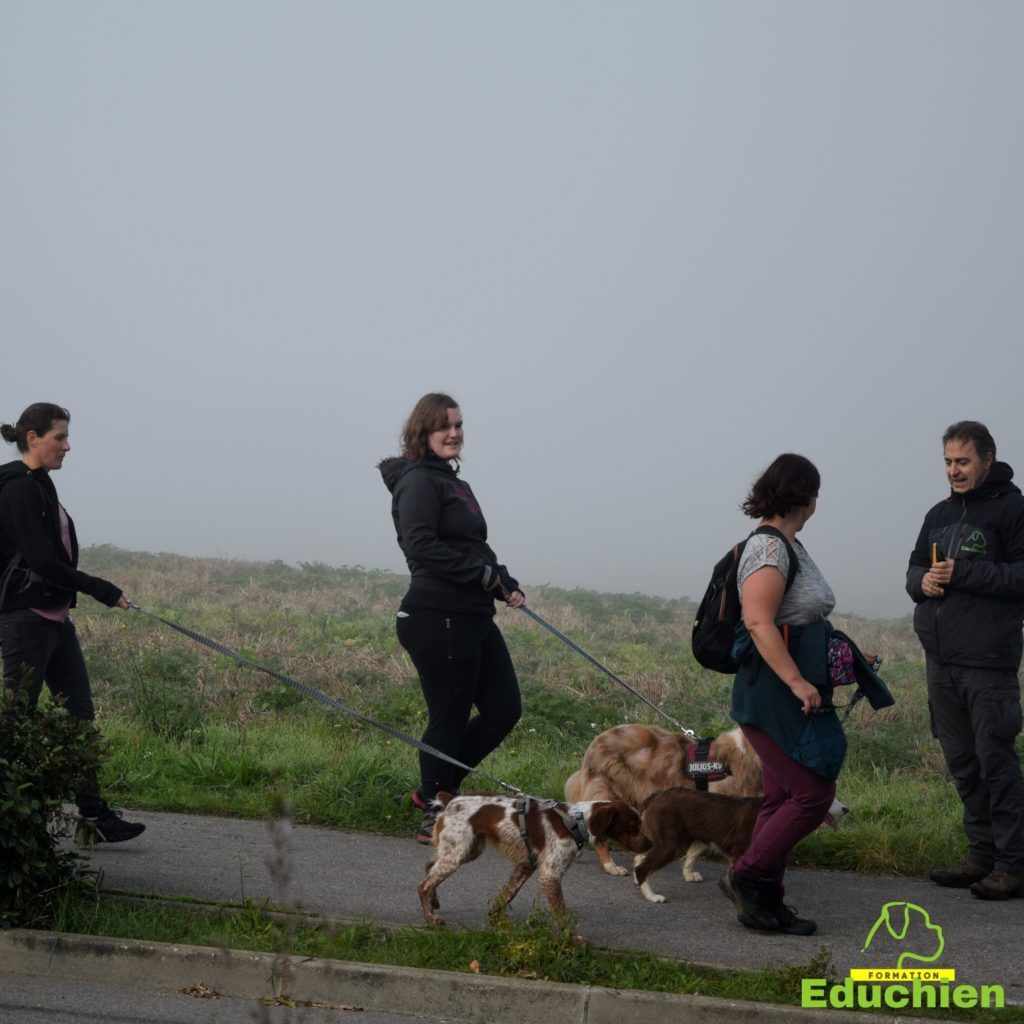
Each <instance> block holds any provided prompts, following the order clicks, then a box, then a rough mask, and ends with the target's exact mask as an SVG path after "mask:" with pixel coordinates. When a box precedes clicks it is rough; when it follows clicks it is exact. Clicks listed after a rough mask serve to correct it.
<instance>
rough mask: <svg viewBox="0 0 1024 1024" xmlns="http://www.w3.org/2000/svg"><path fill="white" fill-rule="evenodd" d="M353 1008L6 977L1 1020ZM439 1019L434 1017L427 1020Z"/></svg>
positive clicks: (324, 1012)
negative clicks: (269, 1003)
mask: <svg viewBox="0 0 1024 1024" xmlns="http://www.w3.org/2000/svg"><path fill="white" fill-rule="evenodd" d="M353 1019H354V1014H353V1012H352V1008H351V1007H348V1008H332V1007H321V1006H308V1007H307V1006H301V1007H292V1006H266V1005H264V1004H263V1003H261V1002H260V1001H259V1000H257V999H239V998H231V997H225V996H222V995H218V996H203V995H199V994H197V995H190V994H188V993H185V992H168V991H161V990H157V989H153V990H147V989H145V988H139V987H137V986H126V985H124V984H123V982H122V981H120V980H116V981H106V980H96V981H84V980H82V979H80V978H61V977H57V976H54V974H52V973H51V974H49V975H47V977H46V979H45V983H44V982H42V981H41V980H40V979H39V978H38V977H18V976H11V975H7V976H5V977H4V979H3V988H2V992H0V1024H195V1022H196V1021H202V1022H203V1024H352V1022H353ZM355 1019H356V1020H358V1022H359V1024H430V1021H429V1020H427V1019H425V1018H423V1017H410V1016H407V1015H406V1014H394V1013H375V1012H373V1011H371V1010H360V1011H359V1013H358V1016H357V1017H355ZM431 1020H438V1021H439V1018H431Z"/></svg>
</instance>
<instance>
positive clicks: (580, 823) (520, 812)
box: [515, 796, 590, 868]
mask: <svg viewBox="0 0 1024 1024" xmlns="http://www.w3.org/2000/svg"><path fill="white" fill-rule="evenodd" d="M531 803H536V805H537V810H539V811H554V812H555V814H557V815H558V817H559V819H560V820H561V822H562V824H563V825H564V826H565V827H566V828H567V829H568V830H569V835H570V836H572V840H573V842H574V843H575V844H576V849H577V850H582V849H583V847H584V846H586V845H587V843H588V842H589V840H590V832H589V831H588V830H587V823H586V821H585V820H584V818H583V812H582V811H581V810H579V809H578V808H577V809H575V810H573V812H572V813H571V814H570V813H568V812H567V811H563V810H562V807H561V805H560V804H559V803H558V801H557V800H535V799H534V797H532V796H524V797H520V798H519V799H518V800H516V802H515V811H516V823H517V824H518V825H519V835H520V836H521V837H522V840H523V845H524V846H525V847H526V853H527V856H528V857H529V858H530V867H531V868H535V867H536V866H537V851H536V850H535V849H534V848H533V843H531V842H530V835H529V832H527V829H526V815H527V812H528V811H529V810H530V804H531Z"/></svg>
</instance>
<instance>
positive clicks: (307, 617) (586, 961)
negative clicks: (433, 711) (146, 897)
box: [57, 547, 1024, 1024]
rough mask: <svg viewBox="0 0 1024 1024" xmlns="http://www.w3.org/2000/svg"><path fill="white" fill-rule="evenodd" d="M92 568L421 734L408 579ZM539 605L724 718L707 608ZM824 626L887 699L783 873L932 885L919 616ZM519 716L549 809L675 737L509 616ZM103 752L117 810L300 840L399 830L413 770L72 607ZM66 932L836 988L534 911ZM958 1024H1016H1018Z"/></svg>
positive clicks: (375, 747)
mask: <svg viewBox="0 0 1024 1024" xmlns="http://www.w3.org/2000/svg"><path fill="white" fill-rule="evenodd" d="M83 567H84V568H86V570H87V571H90V572H94V573H97V574H98V575H101V576H105V577H107V578H110V579H113V580H115V581H116V582H117V583H118V584H119V585H120V586H122V587H124V589H125V591H126V593H127V594H128V595H129V596H130V597H131V598H132V599H133V600H135V601H137V602H138V603H139V604H141V605H142V606H144V607H146V608H150V609H152V610H153V611H156V612H158V613H159V614H161V615H163V616H164V617H166V618H169V619H171V620H173V621H176V622H180V623H181V624H182V625H185V626H188V627H190V628H193V629H196V630H198V631H200V632H202V633H204V634H206V635H207V636H210V637H213V638H215V639H217V640H219V641H221V642H222V643H224V644H226V645H227V646H229V647H231V648H233V649H235V650H238V651H240V652H242V653H243V654H245V655H246V656H247V657H250V658H252V659H253V660H255V661H258V662H262V663H265V664H267V665H269V666H270V667H272V668H275V669H278V670H280V671H283V672H285V673H287V674H289V675H291V676H294V677H295V678H297V679H299V680H302V681H303V682H305V683H308V684H309V685H311V686H314V687H316V688H318V689H320V690H322V691H323V692H325V693H327V694H329V695H331V696H333V697H336V698H337V699H339V700H342V701H344V702H345V703H347V704H349V705H351V706H354V707H356V708H358V709H359V710H360V711H361V712H362V713H364V714H367V715H369V716H371V717H373V718H375V719H377V720H379V721H383V722H386V723H388V724H390V725H392V726H394V727H396V728H398V729H401V730H403V731H404V732H407V733H409V734H411V735H414V736H416V735H419V733H420V732H421V731H422V729H423V727H424V725H425V711H424V706H423V700H422V696H421V694H420V692H419V687H418V684H417V681H416V676H415V672H414V670H413V668H412V666H411V664H410V663H409V661H408V659H407V658H406V656H405V654H404V652H403V651H402V650H401V648H400V647H399V646H398V644H397V642H396V639H395V634H394V628H393V627H394V612H395V610H396V608H397V606H398V602H399V600H400V598H401V595H402V593H403V592H404V590H405V586H406V581H405V579H404V578H402V577H399V576H394V575H391V574H388V573H381V572H374V571H367V570H364V569H362V568H361V567H359V566H355V567H341V568H331V567H328V566H325V565H322V564H319V563H316V564H304V565H300V566H297V567H296V566H288V565H285V564H284V563H282V562H272V563H245V562H235V561H226V560H212V559H190V558H181V557H177V556H174V555H151V554H140V553H133V552H125V551H120V550H118V549H115V548H111V547H100V548H90V549H86V551H85V552H84V553H83ZM528 596H529V599H530V604H531V607H532V608H534V609H535V610H536V611H537V612H539V613H540V614H541V615H543V616H544V617H545V618H547V619H548V620H549V621H551V622H553V623H554V624H555V625H556V626H558V628H559V629H561V630H562V631H563V632H565V633H566V634H567V635H569V636H570V637H572V638H573V639H574V640H576V641H577V642H578V643H580V644H582V645H583V646H584V647H586V648H587V649H588V650H589V651H591V652H592V653H593V654H594V655H595V656H596V657H598V658H599V659H601V660H602V661H604V662H605V663H606V664H608V665H609V666H610V667H611V668H612V669H613V670H615V671H616V672H618V673H619V674H620V675H621V676H622V677H623V678H624V679H626V681H627V682H629V684H630V685H631V686H633V687H635V688H636V689H637V690H638V691H640V692H641V693H643V694H644V696H645V697H647V698H648V699H649V700H651V701H652V702H654V703H655V704H657V705H658V706H660V707H662V708H663V709H664V710H665V711H666V712H667V713H669V714H670V715H672V716H673V717H674V718H676V719H677V720H678V721H680V722H681V723H682V724H683V725H685V726H688V727H690V728H692V729H694V730H696V731H697V732H698V733H700V734H701V735H714V734H716V733H718V732H720V731H721V730H722V729H724V728H727V727H729V726H730V725H731V724H732V723H731V721H730V719H729V717H728V707H729V701H730V690H731V679H729V678H728V677H726V676H722V675H718V674H716V673H712V672H707V671H705V670H703V669H701V668H699V667H698V666H697V665H696V664H695V663H694V662H693V659H692V657H691V656H690V653H689V642H688V637H689V632H690V627H691V624H692V616H693V612H694V610H695V606H694V604H693V602H691V601H688V600H686V599H679V600H666V599H659V598H650V597H645V596H643V595H637V594H631V595H622V594H618V595H612V594H595V593H593V592H590V591H582V590H574V591H567V590H560V589H556V588H541V589H539V590H531V591H530V592H529V595H528ZM833 621H835V623H836V624H837V625H838V626H840V627H841V628H842V629H844V630H845V631H846V632H848V633H849V634H850V635H851V636H853V637H854V638H855V639H857V640H858V642H859V643H860V644H861V645H862V647H863V648H864V649H865V650H869V651H873V650H877V651H879V652H880V653H882V654H884V655H885V658H886V667H885V671H884V675H885V677H886V679H887V681H888V682H889V684H890V687H891V688H892V690H893V692H894V694H895V695H896V697H897V701H898V703H897V705H896V707H894V708H890V709H886V710H885V711H883V712H880V713H874V712H872V711H870V709H868V708H867V707H865V706H863V705H862V706H860V707H858V709H857V710H856V711H855V712H854V714H853V716H852V717H851V719H850V720H849V722H848V724H847V733H848V736H849V741H850V742H849V756H848V759H847V764H846V766H845V767H844V771H843V774H842V776H841V778H840V783H839V790H840V796H841V798H842V799H843V800H844V801H845V802H846V803H847V804H848V805H849V806H850V807H851V808H852V812H853V813H851V814H850V815H849V816H848V817H847V818H846V819H845V821H844V823H843V826H842V828H841V829H840V830H839V831H838V832H830V831H827V830H824V829H819V830H817V831H816V832H815V833H814V834H813V835H811V836H809V837H808V838H807V839H806V840H804V842H802V843H801V844H800V845H799V846H798V847H797V849H796V851H795V853H794V858H793V862H794V863H795V864H800V865H803V866H807V867H818V868H824V869H844V870H853V871H863V872H875V873H887V874H889V873H892V874H907V875H921V874H923V873H924V872H925V871H926V870H927V868H928V867H930V866H931V865H932V864H934V863H940V862H944V861H945V862H954V861H956V860H959V859H960V858H961V856H962V854H963V852H964V848H965V844H964V840H963V836H962V830H961V827H960V814H961V809H960V803H959V800H958V799H957V797H956V794H955V792H954V790H953V788H952V786H951V784H950V782H949V778H948V774H947V772H946V770H945V767H944V765H943V763H942V759H941V756H940V754H939V751H938V748H937V745H936V743H935V741H934V740H933V739H932V738H931V736H930V732H929V728H928V713H927V703H926V700H925V696H924V666H923V661H922V659H921V655H920V650H919V647H918V645H917V642H916V638H915V637H914V635H913V632H912V629H911V628H910V623H909V620H908V619H901V620H898V621H881V622H879V621H869V620H864V619H856V618H852V617H844V616H836V617H834V619H833ZM498 622H499V625H500V626H501V628H502V630H503V632H504V634H505V637H506V639H507V642H508V645H509V649H510V651H511V653H512V657H513V661H514V663H515V665H516V670H517V672H518V674H519V678H520V682H521V685H522V689H523V698H524V699H523V705H524V714H523V718H522V720H521V722H520V723H519V725H518V726H517V727H516V729H515V730H514V732H513V733H512V734H511V735H510V737H509V738H508V739H507V740H506V741H505V743H503V744H502V746H501V747H500V748H499V750H498V751H496V752H495V753H494V754H493V755H492V756H491V757H490V758H488V759H487V761H485V762H484V764H483V765H481V769H482V771H483V772H485V773H486V775H487V776H488V777H490V778H489V779H483V780H480V788H493V785H494V784H493V782H492V781H490V780H492V779H501V780H504V781H508V782H512V783H514V784H515V785H517V786H519V787H521V788H523V789H524V790H526V791H528V792H530V793H533V794H536V795H538V796H560V795H561V793H562V787H563V785H564V781H565V779H566V778H567V777H568V776H569V775H570V774H571V773H572V772H573V771H575V770H576V769H577V768H578V767H579V764H580V761H581V760H582V757H583V753H584V751H585V749H586V747H587V745H588V744H589V743H590V741H591V740H592V739H593V737H594V736H596V735H597V734H598V733H599V732H601V731H603V730H604V729H606V728H608V727H610V726H612V725H615V724H618V723H620V722H625V721H637V720H639V721H655V722H658V723H659V724H666V723H665V722H664V721H663V720H661V719H660V718H659V717H658V716H656V715H655V714H654V713H653V712H652V711H650V709H648V708H646V707H645V706H644V705H642V704H640V703H639V702H637V701H636V700H635V699H634V698H633V697H632V696H630V695H629V694H628V693H626V692H625V691H623V690H622V689H620V688H619V687H617V686H615V685H614V684H613V683H612V682H610V681H609V680H607V679H606V678H605V677H604V676H603V675H601V674H600V673H599V672H597V671H596V670H594V669H593V668H592V667H590V666H589V665H587V664H586V662H584V661H583V660H582V659H581V658H579V657H578V656H577V655H575V654H574V653H573V652H571V651H570V650H568V649H567V648H566V647H564V646H563V645H562V644H560V643H559V642H558V641H557V640H556V639H555V638H554V637H552V636H550V635H549V634H548V633H547V632H545V631H544V630H542V629H540V628H539V627H538V626H536V625H535V624H533V623H530V622H529V621H528V620H527V619H526V618H525V616H523V615H521V614H517V613H514V612H510V611H507V610H503V611H501V612H500V613H499V617H498ZM76 624H77V626H78V629H79V633H80V635H81V637H82V640H83V646H84V648H85V651H86V657H87V660H88V663H89V668H90V672H91V676H92V680H93V686H94V691H95V701H96V704H97V710H98V715H99V719H100V721H101V723H102V727H103V730H104V733H105V735H106V737H107V740H108V743H109V746H110V754H109V757H108V759H107V761H106V763H105V768H104V780H103V781H104V786H105V788H106V791H107V794H108V795H109V796H110V797H111V798H112V799H113V800H115V801H117V802H119V803H122V804H128V805H129V806H132V807H144V808H150V809H154V810H169V811H183V812H192V813H212V814H222V815H230V816H240V817H250V818H267V817H272V816H274V814H275V810H276V809H279V808H280V805H281V802H282V800H284V801H285V802H287V804H288V805H289V807H290V813H291V816H292V817H293V818H294V819H295V820H297V821H301V822H308V823H314V824H323V825H329V826H334V827H341V828H349V829H357V830H365V831H373V832H379V833H384V834H394V835H404V834H408V833H409V832H410V830H411V829H412V828H413V827H414V826H415V824H416V822H417V814H418V812H416V811H414V810H413V808H412V807H411V805H410V801H409V797H408V793H409V791H410V790H411V789H412V788H413V785H414V784H415V782H416V780H417V774H418V773H417V754H416V752H415V751H414V750H413V749H411V748H409V747H407V746H405V745H404V744H402V743H400V742H398V741H396V740H394V739H392V738H390V737H388V736H385V735H384V734H382V733H380V732H378V731H377V730H374V729H373V728H371V727H369V726H367V725H364V724H362V723H360V722H358V721H357V720H355V719H353V718H350V717H349V718H347V717H344V716H341V715H338V714H335V713H333V712H330V711H328V710H326V709H324V708H323V707H321V706H320V705H317V704H313V703H311V702H309V701H307V700H306V699H304V698H302V697H301V696H299V695H298V694H296V693H295V692H294V691H293V690H291V689H289V688H287V687H285V686H283V685H281V684H280V683H277V682H274V681H272V680H271V679H269V677H266V676H264V675H261V674H259V673H255V672H253V671H251V670H249V669H245V668H242V667H240V666H238V665H237V664H236V663H235V662H234V661H232V660H231V659H229V658H226V657H224V656H222V655H218V654H213V653H211V652H210V651H208V650H206V649H204V648H201V647H198V646H197V645H195V644H194V643H192V642H190V641H188V640H187V639H185V638H183V637H181V636H179V635H177V634H175V633H174V632H173V631H171V630H168V629H166V628H165V627H163V626H160V625H159V624H157V623H155V622H154V621H153V620H151V619H149V618H146V617H144V616H141V615H139V614H137V613H128V614H122V613H118V612H114V611H110V610H107V609H104V608H101V607H100V606H99V605H97V604H95V602H92V601H91V600H89V599H83V601H82V606H81V607H80V608H79V610H78V612H77V613H76ZM57 927H58V928H59V929H62V930H66V931H76V932H87V933H93V934H99V935H109V936H116V937H122V938H139V939H146V940H155V941H169V942H184V943H192V944H198V945H211V946H223V947H226V948H232V949H249V950H255V951H261V950H264V951H277V952H279V951H281V950H282V949H287V950H289V951H291V952H292V953H294V954H295V955H297V956H298V955H301V956H321V957H331V958H337V959H343V960H355V961H366V962H373V963H389V964H401V965H404V966H412V967H427V968H435V969H437V968H439V969H443V970H467V969H469V967H470V964H472V963H474V962H475V963H476V964H477V966H478V968H479V970H480V971H481V972H482V973H485V974H501V975H507V976H512V977H520V978H540V979H547V980H552V981H564V982H572V983H576V984H587V985H603V986H609V987H614V988H640V989H648V990H653V991H665V992H687V993H694V994H702V995H710V996H718V997H722V998H727V999H745V1000H749V999H753V1000H759V1001H765V1002H777V1003H785V1004H789V1005H793V1004H795V1003H799V995H800V981H801V979H802V978H803V977H808V976H818V977H829V976H830V971H831V968H830V965H829V963H828V962H827V957H825V956H819V957H817V958H816V959H814V960H812V962H810V963H809V964H808V965H805V966H801V967H799V968H790V969H785V970H766V971H763V972H758V973H746V972H735V971H713V970H707V969H703V968H698V967H694V966H693V965H689V964H683V963H677V962H672V961H665V960H663V959H659V958H657V957H653V956H648V955H644V954H641V955H633V954H629V955H621V954H615V953H610V952H607V951H603V950H599V949H595V948H593V947H591V946H587V945H584V946H575V945H573V944H572V943H571V942H570V941H569V938H568V936H567V935H555V934H553V933H552V931H551V928H550V918H548V917H547V915H542V916H541V917H539V918H531V919H530V920H529V921H528V922H526V923H525V924H522V925H517V924H513V923H508V922H505V923H502V924H501V925H500V926H498V927H495V928H493V929H489V930H487V931H466V930H457V929H453V930H447V929H445V930H437V929H426V930H425V929H415V928H409V929H402V930H399V931H382V930H380V929H378V928H375V927H374V926H372V925H370V924H366V923H361V924H352V925H345V926H343V927H338V928H334V929H330V928H324V927H321V928H312V927H308V926H306V925H304V924H302V923H297V921H296V919H291V920H289V921H287V922H282V921H280V920H278V919H276V918H274V917H273V916H272V915H269V914H268V913H267V912H266V908H264V907H257V906H252V905H246V906H245V907H242V908H233V909H229V908H221V909H214V910H212V911H211V909H210V908H197V909H196V910H195V911H187V910H185V909H182V908H180V907H167V906H153V905H146V906H136V905H128V904H126V903H125V901H123V900H117V899H114V898H113V897H111V896H110V895H109V894H99V893H94V894H93V895H92V896H91V897H90V898H83V897H81V896H70V897H69V898H68V899H67V900H66V901H65V903H64V906H63V908H62V911H61V916H60V920H59V921H58V922H57ZM937 1015H938V1016H942V1017H943V1018H946V1019H961V1020H981V1019H998V1020H1007V1021H1013V1022H1015V1024H1016V1022H1018V1021H1020V1022H1021V1024H1024V1011H1021V1010H1019V1009H1016V1008H1013V1009H1009V1010H1006V1011H1000V1012H999V1013H997V1014H991V1013H989V1014H988V1016H987V1017H983V1016H982V1015H981V1014H977V1015H974V1014H972V1013H970V1012H967V1011H952V1010H949V1011H942V1012H941V1014H937Z"/></svg>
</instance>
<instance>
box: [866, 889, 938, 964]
mask: <svg viewBox="0 0 1024 1024" xmlns="http://www.w3.org/2000/svg"><path fill="white" fill-rule="evenodd" d="M915 925H918V927H915ZM883 927H884V928H885V931H886V932H888V934H889V935H890V936H891V937H892V938H893V939H894V940H895V941H896V942H901V943H906V944H907V945H910V946H911V947H912V948H910V949H904V950H902V951H901V952H900V954H899V959H898V960H897V962H896V967H897V969H900V968H902V967H903V965H904V963H905V962H906V961H907V960H916V961H918V962H919V963H922V964H933V963H935V961H936V960H938V959H939V957H940V956H941V955H942V950H943V949H944V948H945V945H946V943H945V939H943V937H942V928H941V927H940V926H939V925H937V924H933V923H932V919H931V916H930V915H929V913H928V911H927V910H925V909H924V907H919V906H918V905H917V904H916V903H907V902H904V901H901V900H899V901H894V902H892V903H886V904H885V905H884V906H883V907H882V911H881V913H880V914H879V915H878V920H877V921H875V923H874V924H873V925H872V926H871V930H870V931H869V932H868V937H867V938H866V939H865V940H864V948H863V949H861V952H862V953H864V952H867V949H868V947H869V946H870V945H871V943H872V942H873V941H874V939H875V936H876V935H877V934H878V931H879V929H880V928H883ZM883 937H884V936H883ZM918 950H920V952H918ZM929 950H931V951H930V952H929Z"/></svg>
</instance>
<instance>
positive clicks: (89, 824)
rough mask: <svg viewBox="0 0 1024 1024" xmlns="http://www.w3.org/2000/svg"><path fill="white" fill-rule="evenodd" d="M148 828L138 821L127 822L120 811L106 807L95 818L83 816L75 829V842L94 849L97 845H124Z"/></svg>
mask: <svg viewBox="0 0 1024 1024" xmlns="http://www.w3.org/2000/svg"><path fill="white" fill-rule="evenodd" d="M145 831H146V826H145V825H143V824H142V823H141V822H137V821H125V820H124V818H123V817H122V816H121V812H120V811H112V810H111V809H110V808H109V807H105V808H104V809H103V810H102V811H100V812H99V813H98V814H96V815H95V816H93V817H87V816H85V815H83V816H82V817H81V818H80V819H79V824H78V828H77V829H75V842H76V843H77V844H78V845H79V846H88V847H90V848H91V847H92V846H94V845H95V844H96V843H124V842H127V841H128V840H129V839H134V838H135V837H136V836H140V835H142V833H143V832H145Z"/></svg>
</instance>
